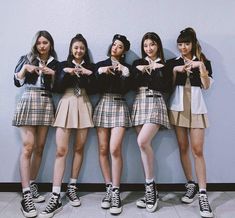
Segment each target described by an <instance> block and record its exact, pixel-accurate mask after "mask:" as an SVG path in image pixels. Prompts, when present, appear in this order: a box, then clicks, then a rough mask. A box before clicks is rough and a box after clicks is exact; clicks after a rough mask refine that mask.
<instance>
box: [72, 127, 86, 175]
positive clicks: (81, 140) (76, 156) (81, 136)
mask: <svg viewBox="0 0 235 218" xmlns="http://www.w3.org/2000/svg"><path fill="white" fill-rule="evenodd" d="M87 133H88V129H87V128H86V129H78V130H77V132H76V139H75V143H74V146H73V166H72V171H71V178H73V179H77V178H78V174H79V172H80V169H81V166H82V161H83V151H84V145H85V143H86V139H87Z"/></svg>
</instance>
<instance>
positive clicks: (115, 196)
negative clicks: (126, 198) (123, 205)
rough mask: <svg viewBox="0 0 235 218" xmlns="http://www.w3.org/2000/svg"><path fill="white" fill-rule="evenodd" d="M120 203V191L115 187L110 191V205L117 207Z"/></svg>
mask: <svg viewBox="0 0 235 218" xmlns="http://www.w3.org/2000/svg"><path fill="white" fill-rule="evenodd" d="M119 204H120V193H119V190H118V189H116V190H115V191H113V192H112V207H119Z"/></svg>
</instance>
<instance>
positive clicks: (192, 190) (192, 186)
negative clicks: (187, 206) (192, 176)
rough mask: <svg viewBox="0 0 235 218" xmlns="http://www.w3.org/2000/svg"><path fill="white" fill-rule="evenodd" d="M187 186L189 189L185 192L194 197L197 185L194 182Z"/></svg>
mask: <svg viewBox="0 0 235 218" xmlns="http://www.w3.org/2000/svg"><path fill="white" fill-rule="evenodd" d="M186 188H187V191H186V193H185V196H187V197H189V198H190V197H192V196H193V193H194V190H195V185H194V184H187V185H186Z"/></svg>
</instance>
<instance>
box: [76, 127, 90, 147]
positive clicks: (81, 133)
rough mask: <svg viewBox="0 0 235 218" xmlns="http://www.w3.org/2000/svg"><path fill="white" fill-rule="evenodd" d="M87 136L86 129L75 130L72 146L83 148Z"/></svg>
mask: <svg viewBox="0 0 235 218" xmlns="http://www.w3.org/2000/svg"><path fill="white" fill-rule="evenodd" d="M87 134H88V128H85V129H77V131H76V137H75V143H74V146H76V147H80V146H83V145H84V144H85V142H86V139H87Z"/></svg>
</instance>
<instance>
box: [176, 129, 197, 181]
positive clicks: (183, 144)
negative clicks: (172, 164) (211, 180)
mask: <svg viewBox="0 0 235 218" xmlns="http://www.w3.org/2000/svg"><path fill="white" fill-rule="evenodd" d="M175 133H176V136H177V141H178V146H179V152H180V159H181V164H182V167H183V170H184V174H185V176H186V178H187V180H188V181H192V180H193V176H192V165H191V160H190V157H189V141H188V129H187V128H185V127H179V126H175Z"/></svg>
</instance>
